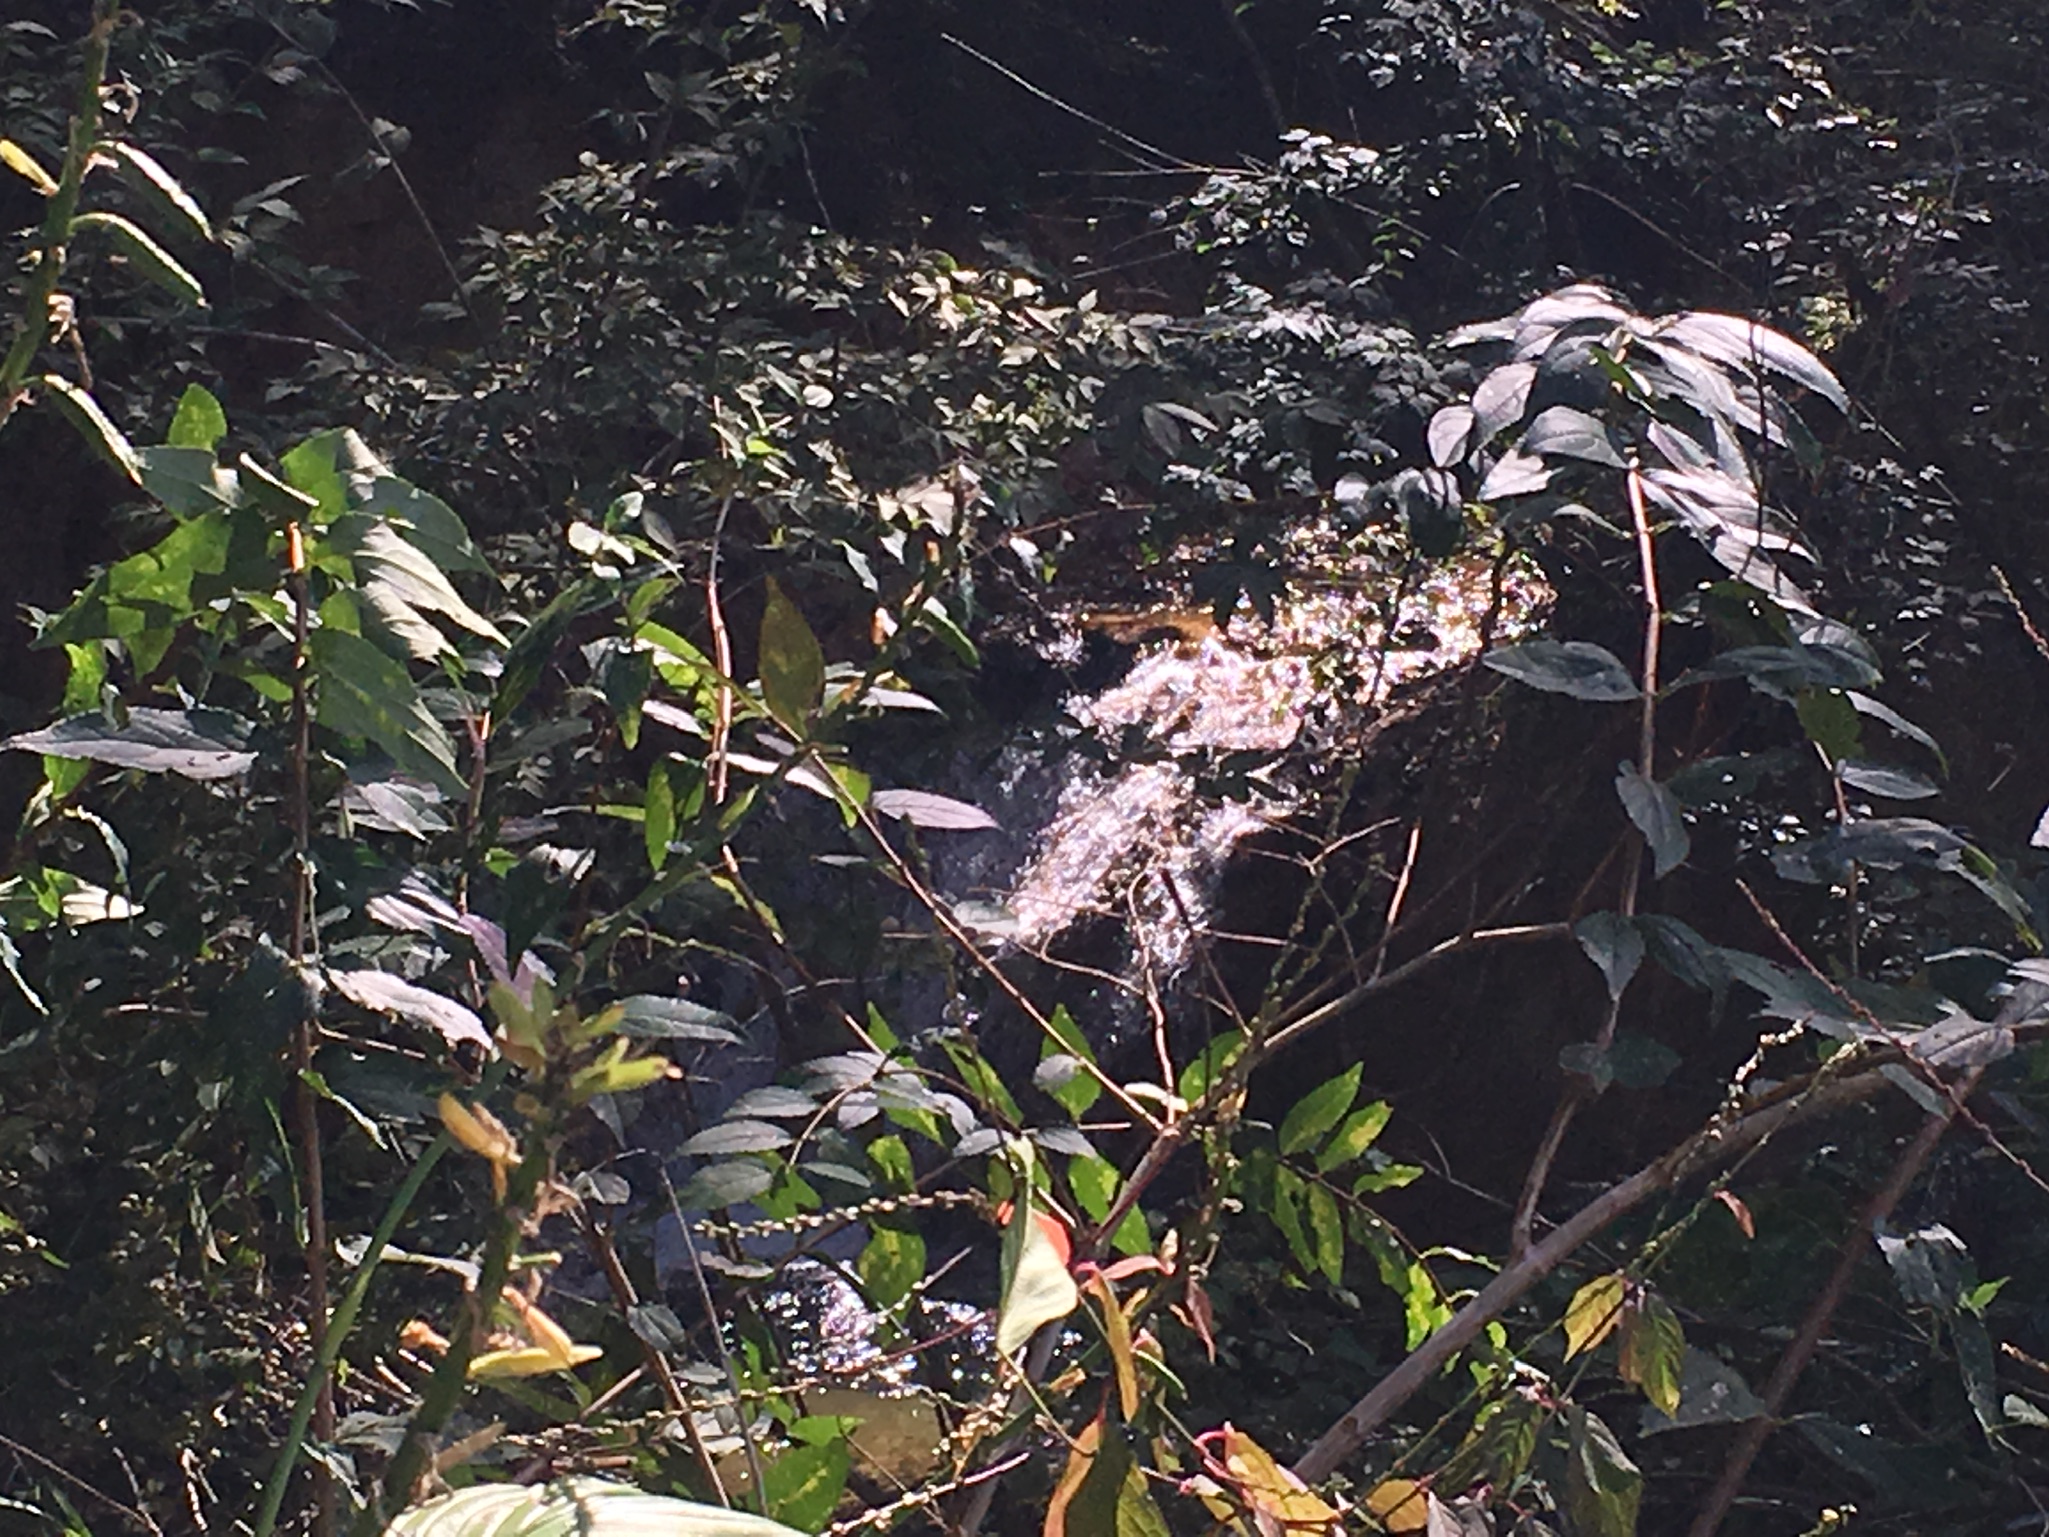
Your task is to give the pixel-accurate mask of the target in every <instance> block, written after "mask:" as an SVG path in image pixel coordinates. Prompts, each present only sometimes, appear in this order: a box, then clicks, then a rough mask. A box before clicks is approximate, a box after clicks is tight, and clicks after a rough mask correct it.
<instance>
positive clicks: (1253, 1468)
mask: <svg viewBox="0 0 2049 1537" xmlns="http://www.w3.org/2000/svg"><path fill="white" fill-rule="evenodd" d="M1223 1441H1224V1466H1225V1468H1226V1470H1228V1471H1229V1473H1230V1474H1231V1478H1232V1481H1233V1482H1234V1483H1235V1484H1236V1485H1237V1487H1238V1492H1239V1494H1240V1495H1241V1496H1242V1497H1243V1498H1245V1499H1246V1500H1247V1501H1248V1502H1249V1503H1251V1505H1252V1506H1253V1508H1254V1509H1255V1510H1256V1511H1257V1512H1258V1513H1259V1514H1261V1515H1263V1516H1267V1517H1270V1518H1272V1519H1273V1520H1274V1521H1277V1522H1278V1523H1279V1524H1280V1525H1281V1526H1283V1527H1287V1528H1291V1529H1294V1530H1297V1531H1305V1532H1306V1531H1320V1530H1323V1529H1325V1528H1328V1527H1332V1526H1335V1525H1337V1524H1338V1513H1337V1512H1336V1511H1335V1510H1333V1509H1332V1508H1331V1507H1330V1506H1329V1505H1327V1504H1325V1503H1324V1501H1323V1499H1322V1497H1321V1496H1319V1495H1318V1494H1317V1493H1316V1492H1315V1491H1314V1490H1312V1489H1309V1488H1306V1487H1304V1486H1303V1483H1302V1481H1301V1480H1300V1479H1298V1478H1297V1477H1295V1475H1294V1474H1292V1473H1290V1472H1288V1471H1287V1470H1286V1469H1285V1468H1283V1467H1282V1466H1281V1465H1280V1464H1279V1463H1278V1462H1275V1461H1274V1459H1273V1454H1272V1453H1270V1452H1268V1451H1267V1449H1266V1448H1265V1447H1263V1446H1261V1445H1260V1444H1259V1443H1258V1442H1257V1441H1255V1440H1253V1439H1252V1437H1250V1436H1248V1435H1247V1434H1245V1432H1244V1431H1242V1430H1239V1429H1238V1428H1237V1427H1236V1426H1233V1425H1228V1424H1227V1425H1225V1426H1224V1427H1223ZM1261 1524H1262V1525H1264V1524H1265V1523H1261Z"/></svg>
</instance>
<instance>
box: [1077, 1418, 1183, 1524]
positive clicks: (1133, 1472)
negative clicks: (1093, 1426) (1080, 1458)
mask: <svg viewBox="0 0 2049 1537" xmlns="http://www.w3.org/2000/svg"><path fill="white" fill-rule="evenodd" d="M1168 1531H1169V1528H1168V1526H1167V1518H1166V1517H1165V1516H1164V1515H1163V1514H1161V1512H1160V1507H1159V1505H1158V1504H1157V1503H1155V1502H1154V1500H1153V1496H1152V1489H1151V1487H1150V1486H1149V1485H1148V1484H1147V1482H1146V1476H1145V1471H1144V1469H1142V1468H1140V1467H1139V1465H1138V1460H1137V1459H1136V1458H1135V1457H1133V1456H1132V1453H1131V1448H1130V1447H1129V1446H1127V1445H1126V1444H1125V1441H1124V1438H1123V1436H1122V1435H1121V1434H1120V1433H1119V1431H1118V1429H1117V1427H1116V1426H1114V1425H1111V1424H1109V1423H1108V1422H1107V1421H1105V1422H1103V1423H1102V1431H1101V1438H1100V1440H1098V1441H1097V1444H1096V1448H1095V1455H1094V1456H1092V1457H1090V1458H1089V1460H1088V1471H1087V1472H1086V1473H1084V1474H1083V1475H1082V1479H1081V1483H1080V1486H1079V1487H1077V1488H1076V1489H1075V1491H1074V1494H1073V1496H1072V1497H1071V1498H1070V1499H1069V1500H1068V1502H1067V1507H1066V1511H1065V1514H1064V1520H1063V1524H1062V1533H1063V1537H1168Z"/></svg>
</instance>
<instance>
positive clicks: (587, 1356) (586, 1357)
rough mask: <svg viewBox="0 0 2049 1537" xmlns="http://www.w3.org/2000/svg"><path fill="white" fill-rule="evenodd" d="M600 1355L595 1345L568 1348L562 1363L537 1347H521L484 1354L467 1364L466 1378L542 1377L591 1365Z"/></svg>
mask: <svg viewBox="0 0 2049 1537" xmlns="http://www.w3.org/2000/svg"><path fill="white" fill-rule="evenodd" d="M603 1354H604V1352H603V1351H602V1350H600V1349H598V1347H597V1346H595V1345H572V1346H570V1347H569V1355H568V1358H567V1359H566V1360H565V1359H564V1358H563V1357H561V1356H559V1355H557V1354H556V1353H555V1352H554V1351H552V1350H547V1349H544V1348H543V1347H541V1346H539V1345H524V1346H521V1347H520V1348H519V1349H517V1350H487V1351H485V1352H484V1353H483V1354H482V1355H480V1356H478V1357H476V1358H475V1359H474V1360H472V1361H471V1362H470V1376H471V1377H472V1378H474V1379H476V1380H478V1381H485V1380H488V1379H490V1378H492V1377H542V1376H546V1375H547V1374H548V1373H549V1372H560V1371H567V1370H568V1369H569V1368H570V1367H572V1366H581V1365H583V1363H584V1362H586V1361H595V1360H596V1359H597V1358H598V1357H599V1356H601V1355H603Z"/></svg>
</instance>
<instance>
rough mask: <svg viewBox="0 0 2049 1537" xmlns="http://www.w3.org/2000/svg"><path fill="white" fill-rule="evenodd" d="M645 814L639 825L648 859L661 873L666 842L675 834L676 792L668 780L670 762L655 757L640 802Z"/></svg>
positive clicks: (656, 871) (666, 848)
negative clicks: (642, 800) (645, 796)
mask: <svg viewBox="0 0 2049 1537" xmlns="http://www.w3.org/2000/svg"><path fill="white" fill-rule="evenodd" d="M642 804H643V806H644V807H645V808H646V817H645V819H644V820H643V821H642V823H641V826H640V831H641V836H642V837H643V838H644V839H645V840H646V843H647V862H648V863H649V864H650V865H653V866H654V868H655V873H656V874H660V873H661V868H662V866H663V865H665V864H667V863H668V862H669V845H670V844H671V843H672V842H674V841H675V837H676V791H675V788H674V786H672V785H671V784H670V783H669V763H668V760H667V759H666V758H657V759H656V760H655V765H654V767H653V768H651V769H649V770H648V771H647V799H646V800H645V801H644V802H643V803H642Z"/></svg>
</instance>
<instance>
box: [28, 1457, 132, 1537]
mask: <svg viewBox="0 0 2049 1537" xmlns="http://www.w3.org/2000/svg"><path fill="white" fill-rule="evenodd" d="M0 1446H4V1447H6V1448H7V1450H9V1451H10V1452H12V1453H14V1455H15V1456H17V1457H20V1458H22V1459H24V1460H25V1461H28V1462H33V1463H34V1464H35V1465H36V1466H37V1467H39V1468H42V1469H43V1470H44V1471H46V1472H50V1473H54V1474H56V1475H57V1477H59V1478H61V1479H63V1480H64V1482H65V1483H67V1484H69V1485H71V1487H72V1488H74V1489H77V1490H81V1491H82V1492H84V1493H86V1494H89V1495H91V1496H92V1497H93V1498H94V1499H96V1500H98V1501H99V1502H100V1503H101V1504H102V1505H107V1506H110V1507H112V1508H113V1509H115V1510H118V1511H120V1512H121V1514H122V1515H124V1516H126V1517H127V1518H128V1519H129V1520H131V1521H133V1522H134V1523H135V1524H136V1525H137V1526H139V1527H141V1528H142V1529H143V1530H144V1531H145V1532H151V1533H156V1532H157V1524H156V1523H155V1522H154V1521H152V1520H150V1518H149V1517H148V1516H146V1515H144V1514H143V1513H142V1512H141V1511H139V1510H137V1509H136V1508H135V1507H134V1506H132V1505H124V1504H122V1503H121V1501H119V1500H117V1499H115V1498H114V1497H113V1496H112V1495H111V1494H108V1493H107V1492H106V1491H105V1490H104V1489H100V1488H97V1487H95V1486H94V1485H92V1484H89V1483H87V1482H86V1481H85V1480H84V1479H82V1478H80V1477H79V1476H78V1475H77V1474H76V1473H74V1472H72V1471H71V1470H70V1469H69V1468H64V1467H59V1466H58V1465H57V1464H56V1463H54V1462H52V1461H51V1460H50V1459H49V1458H47V1457H45V1456H44V1455H43V1454H42V1453H41V1452H39V1451H37V1450H36V1449H35V1448H34V1447H30V1446H23V1445H22V1444H21V1443H20V1442H19V1441H16V1440H13V1439H12V1438H10V1437H8V1436H0ZM158 1537H161V1534H160V1533H159V1534H158Z"/></svg>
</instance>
